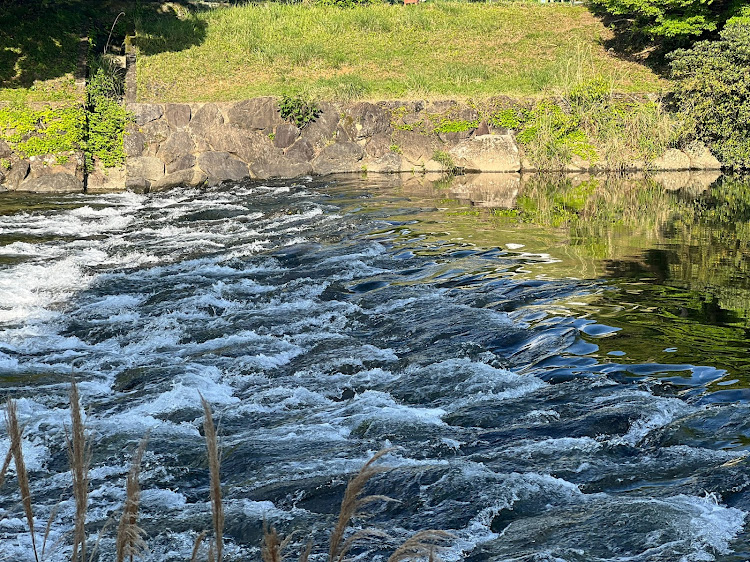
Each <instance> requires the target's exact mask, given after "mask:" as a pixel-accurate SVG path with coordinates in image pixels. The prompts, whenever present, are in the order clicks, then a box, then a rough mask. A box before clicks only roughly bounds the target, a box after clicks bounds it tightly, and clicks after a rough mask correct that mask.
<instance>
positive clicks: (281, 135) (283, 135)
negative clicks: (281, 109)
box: [273, 123, 300, 148]
mask: <svg viewBox="0 0 750 562" xmlns="http://www.w3.org/2000/svg"><path fill="white" fill-rule="evenodd" d="M299 134H300V130H299V128H298V127H297V126H296V125H292V124H291V123H282V124H281V125H278V126H277V127H276V131H275V132H274V138H273V144H274V146H275V147H276V148H288V147H290V146H292V145H293V144H294V141H296V140H297V137H299Z"/></svg>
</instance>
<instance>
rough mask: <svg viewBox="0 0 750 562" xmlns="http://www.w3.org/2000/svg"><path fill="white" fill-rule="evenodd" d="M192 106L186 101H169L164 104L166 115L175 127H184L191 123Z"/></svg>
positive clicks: (169, 122) (168, 121) (170, 124)
mask: <svg viewBox="0 0 750 562" xmlns="http://www.w3.org/2000/svg"><path fill="white" fill-rule="evenodd" d="M190 113H191V111H190V106H189V105H188V104H186V103H168V104H167V105H166V106H164V116H165V117H166V118H167V123H168V124H169V126H170V127H171V128H172V129H173V130H176V129H182V128H184V127H187V126H188V124H189V123H190Z"/></svg>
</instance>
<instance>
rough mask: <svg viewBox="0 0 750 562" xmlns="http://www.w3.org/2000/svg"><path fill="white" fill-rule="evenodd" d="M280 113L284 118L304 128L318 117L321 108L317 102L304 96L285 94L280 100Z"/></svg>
mask: <svg viewBox="0 0 750 562" xmlns="http://www.w3.org/2000/svg"><path fill="white" fill-rule="evenodd" d="M279 113H281V118H282V119H286V120H287V121H291V122H292V123H294V124H295V125H296V126H297V127H299V128H300V129H304V128H305V127H306V126H307V125H309V124H310V123H312V122H313V121H315V119H317V117H318V115H319V114H320V108H319V107H318V104H317V103H315V102H314V101H312V100H309V99H307V98H305V97H302V96H283V97H282V98H281V100H279Z"/></svg>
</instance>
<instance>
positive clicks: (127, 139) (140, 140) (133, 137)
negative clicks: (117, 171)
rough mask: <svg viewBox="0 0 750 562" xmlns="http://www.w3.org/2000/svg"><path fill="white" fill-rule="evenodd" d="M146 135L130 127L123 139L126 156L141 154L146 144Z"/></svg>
mask: <svg viewBox="0 0 750 562" xmlns="http://www.w3.org/2000/svg"><path fill="white" fill-rule="evenodd" d="M145 140H146V137H145V136H144V135H143V133H141V132H140V131H138V130H136V129H135V128H132V127H130V128H128V130H127V131H125V134H124V135H123V139H122V149H123V151H124V152H125V156H128V157H131V156H141V155H142V154H143V148H144V145H145Z"/></svg>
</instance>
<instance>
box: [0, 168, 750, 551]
mask: <svg viewBox="0 0 750 562" xmlns="http://www.w3.org/2000/svg"><path fill="white" fill-rule="evenodd" d="M712 179H713V178H712ZM712 179H710V180H708V181H706V182H705V183H704V184H700V182H697V183H696V182H695V181H694V179H691V177H687V176H686V177H684V178H682V179H678V180H677V181H678V183H679V182H682V183H680V184H679V185H677V186H676V187H675V185H674V181H672V183H671V184H669V182H667V184H669V187H671V188H672V189H666V188H665V187H664V184H660V183H658V182H655V181H653V180H591V179H587V178H584V179H580V180H576V179H571V178H562V179H560V178H557V179H551V178H531V179H526V180H524V182H523V183H522V184H519V183H518V181H517V179H515V178H514V177H511V176H509V177H508V178H505V177H504V176H490V175H488V176H486V177H485V178H484V179H476V178H462V177H458V178H434V179H433V180H432V181H428V179H425V178H421V177H411V178H407V179H401V178H386V177H379V178H378V177H375V178H374V177H373V176H370V177H359V176H344V177H334V178H332V179H327V180H320V179H316V180H313V179H306V180H297V181H278V182H265V183H260V182H253V181H248V182H243V183H239V184H225V185H223V186H219V187H216V188H212V189H208V190H189V189H181V190H173V191H170V192H166V193H158V194H150V195H139V194H134V193H117V194H92V195H66V196H29V195H26V196H18V195H12V194H2V195H0V394H2V396H3V397H12V398H14V399H16V400H17V404H18V411H19V416H20V419H21V422H22V423H23V424H24V425H25V434H24V437H25V441H24V454H25V457H26V463H27V465H28V468H29V471H30V477H31V491H32V499H33V505H34V509H35V515H36V517H37V534H38V536H39V540H41V536H42V535H43V534H44V531H43V530H44V528H45V526H46V524H47V521H48V520H49V519H50V515H51V513H52V512H54V519H53V522H52V524H51V525H50V534H49V538H48V541H47V552H46V554H45V559H46V560H65V559H68V558H69V556H70V552H71V550H70V541H71V530H72V517H73V513H74V511H75V506H74V503H73V501H72V498H71V478H70V475H69V472H68V461H67V452H66V447H65V426H66V425H68V424H69V420H70V418H69V411H68V389H69V384H70V379H71V375H75V377H76V379H77V381H78V385H79V390H80V393H81V397H82V403H83V405H84V407H85V410H86V413H85V420H86V426H87V429H88V432H89V436H90V439H91V442H92V450H93V459H92V464H91V493H90V507H89V512H88V529H89V533H90V536H91V538H90V541H91V544H93V543H94V542H95V541H96V535H97V533H98V532H99V530H100V529H101V528H102V526H103V525H105V522H107V521H108V520H114V521H115V523H116V520H117V518H118V517H119V510H120V509H121V507H122V504H123V500H124V494H125V492H124V490H125V484H124V482H125V476H126V474H127V471H128V469H129V465H130V460H131V458H132V456H133V453H134V451H135V449H136V448H137V445H138V443H139V441H140V440H141V438H142V437H143V436H144V435H146V434H148V436H149V441H148V448H147V452H146V455H145V457H144V463H143V469H142V476H141V481H142V488H143V492H142V498H141V525H142V526H143V528H144V529H145V531H146V537H145V538H146V542H147V545H148V549H149V550H148V551H147V552H146V553H145V554H144V555H143V557H142V558H141V559H142V560H148V561H160V562H162V561H178V560H179V561H186V560H189V559H190V556H191V551H192V548H193V544H194V541H195V539H196V536H197V535H198V533H199V532H201V531H202V530H204V529H205V530H208V529H210V528H211V512H210V504H209V490H208V466H207V462H206V453H205V443H204V440H203V438H202V426H201V423H202V410H201V404H200V398H199V393H200V394H202V396H204V397H205V398H206V400H208V401H209V402H210V403H211V404H212V406H213V408H214V415H215V419H216V422H217V426H218V431H219V437H220V444H221V447H222V483H223V489H224V496H225V502H224V503H225V509H226V530H225V538H226V541H227V546H226V559H227V560H260V554H259V545H260V537H261V525H262V521H263V520H264V519H265V520H267V521H268V522H270V523H272V524H273V525H275V526H276V527H277V528H278V530H279V531H280V532H281V533H282V534H284V535H289V534H292V533H293V536H292V542H291V546H290V547H289V551H288V552H289V559H294V560H296V559H297V558H298V556H299V549H300V548H301V547H302V546H303V545H304V544H305V543H306V542H307V540H308V539H310V540H312V541H313V544H314V545H315V548H314V550H313V556H312V557H311V560H319V561H322V560H324V559H325V555H324V553H325V552H327V540H328V534H329V532H330V529H331V528H332V526H333V525H334V524H335V520H336V516H337V513H338V507H339V504H340V502H341V498H342V494H343V490H344V487H345V485H346V483H347V480H348V479H349V478H350V477H351V476H352V475H353V474H354V473H355V472H356V471H357V470H358V469H359V468H360V467H361V466H362V464H363V463H364V462H365V461H366V460H367V459H368V458H369V457H370V456H372V455H373V454H374V453H375V452H377V451H379V450H380V449H382V448H384V447H391V448H393V449H392V451H391V452H390V453H388V454H387V455H386V456H385V457H384V458H383V459H382V460H381V461H380V464H382V465H384V466H388V467H389V470H387V471H385V472H382V473H380V474H378V475H376V476H375V477H374V478H373V479H372V480H371V481H370V484H369V486H368V488H367V491H368V492H369V493H374V494H383V495H386V496H389V497H390V498H393V499H394V500H396V501H391V502H386V501H383V502H375V503H373V504H371V505H370V506H369V516H368V517H366V518H358V519H356V520H355V522H354V526H355V527H357V528H361V527H365V526H372V527H374V528H376V529H379V530H381V531H384V532H386V533H387V534H388V537H387V538H384V537H379V538H371V539H369V540H366V541H364V542H362V543H360V544H359V545H358V546H357V547H356V548H355V549H354V550H353V551H352V555H353V556H354V555H356V556H357V558H356V559H357V560H362V561H365V560H367V561H370V560H373V561H375V560H383V561H384V560H386V559H387V557H388V555H389V554H390V553H391V552H393V550H395V548H396V547H397V546H398V545H399V544H400V543H401V542H403V541H404V540H405V539H406V538H407V537H409V536H410V535H412V534H413V533H414V532H416V531H419V530H423V529H441V530H446V531H450V532H451V533H452V538H451V539H450V540H449V541H448V544H447V545H446V548H445V550H443V551H441V552H440V556H441V557H442V559H443V560H446V561H457V560H470V561H475V562H478V561H484V560H493V561H500V560H503V561H506V560H507V561H511V560H513V561H528V562H531V561H549V562H552V561H555V562H559V561H565V562H574V561H575V562H579V561H580V562H583V561H708V560H720V561H737V562H739V561H745V560H748V559H750V534H748V532H747V530H746V529H747V527H746V525H747V523H748V517H747V514H748V513H750V491H749V488H748V487H749V486H750V470H749V467H750V464H749V462H748V446H749V445H750V415H749V414H750V403H749V399H750V372H749V371H748V366H749V365H750V350H749V349H748V336H747V330H748V326H750V324H749V323H748V314H750V312H749V311H750V197H749V196H748V195H747V193H748V192H750V183H748V182H747V181H743V180H742V179H740V178H732V177H723V178H719V179H718V180H717V181H714V182H713V183H711V181H712ZM8 446H9V440H8V437H7V434H6V433H5V429H4V427H3V428H2V429H0V454H2V455H3V456H4V455H5V451H7V449H8ZM12 473H13V469H12V468H11V475H12ZM15 482H16V481H15V478H14V477H13V476H10V477H9V478H8V479H7V480H6V482H5V484H4V485H3V487H2V488H0V560H2V561H8V562H10V561H13V562H16V561H25V560H32V559H33V557H32V554H31V550H30V545H31V542H30V536H29V533H28V530H27V529H26V524H25V520H24V517H23V509H22V506H21V503H20V496H19V493H18V490H17V488H16V483H15ZM114 526H115V525H114V524H110V526H109V528H107V529H105V530H104V532H102V533H101V540H100V546H99V548H100V552H101V556H100V559H101V560H109V559H113V558H112V552H113V549H114Z"/></svg>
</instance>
